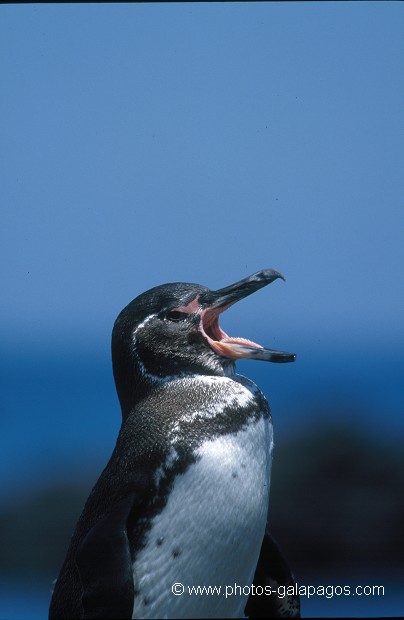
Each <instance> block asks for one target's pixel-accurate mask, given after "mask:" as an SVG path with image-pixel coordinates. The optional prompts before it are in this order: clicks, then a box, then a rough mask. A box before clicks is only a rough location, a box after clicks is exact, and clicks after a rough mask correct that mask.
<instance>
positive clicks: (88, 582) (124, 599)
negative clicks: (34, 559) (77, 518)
mask: <svg viewBox="0 0 404 620" xmlns="http://www.w3.org/2000/svg"><path fill="white" fill-rule="evenodd" d="M134 495H135V494H131V495H130V496H128V497H125V499H123V500H122V501H120V502H119V503H118V504H116V505H115V507H114V508H113V509H112V510H111V511H109V512H108V513H106V514H105V515H104V516H103V517H101V518H100V519H99V520H98V521H97V523H96V524H95V525H94V526H93V527H92V528H91V529H90V531H89V532H88V533H87V535H86V536H85V538H84V539H83V541H82V542H81V543H80V546H79V548H78V550H77V554H76V566H77V569H78V572H79V575H80V581H81V586H82V599H81V604H82V608H83V616H81V617H82V618H83V620H89V619H91V620H101V619H107V618H132V611H133V603H134V586H133V573H132V559H131V554H130V548H129V539H128V533H127V520H128V517H129V513H130V511H131V510H132V508H133V505H134V501H135V497H134Z"/></svg>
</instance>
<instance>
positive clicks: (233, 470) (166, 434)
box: [49, 269, 299, 620]
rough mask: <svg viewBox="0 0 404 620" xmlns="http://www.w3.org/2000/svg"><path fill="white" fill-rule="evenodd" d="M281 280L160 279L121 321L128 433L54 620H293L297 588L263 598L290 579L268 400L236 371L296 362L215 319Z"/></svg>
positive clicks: (115, 355) (71, 556)
mask: <svg viewBox="0 0 404 620" xmlns="http://www.w3.org/2000/svg"><path fill="white" fill-rule="evenodd" d="M278 278H282V279H284V278H283V276H282V275H281V274H280V273H278V272H277V271H274V270H272V269H265V270H262V271H259V272H257V273H255V274H253V275H251V276H249V277H247V278H245V279H243V280H241V281H239V282H237V283H235V284H232V285H230V286H227V287H225V288H222V289H220V290H216V291H213V290H210V289H208V288H206V287H205V286H201V285H198V284H186V283H172V284H164V285H161V286H157V287H155V288H152V289H151V290H149V291H147V292H145V293H143V294H141V295H139V296H138V297H137V298H136V299H134V300H133V301H132V302H131V303H129V305H128V306H126V308H124V309H123V310H122V312H121V313H120V314H119V316H118V318H117V319H116V321H115V325H114V328H113V333H112V360H113V373H114V378H115V383H116V389H117V393H118V397H119V401H120V405H121V408H122V426H121V429H120V432H119V436H118V439H117V443H116V447H115V449H114V451H113V454H112V456H111V459H110V461H109V462H108V464H107V466H106V467H105V469H104V471H103V472H102V474H101V476H100V478H99V479H98V482H97V483H96V485H95V487H94V488H93V490H92V492H91V494H90V496H89V498H88V500H87V502H86V504H85V507H84V510H83V512H82V514H81V517H80V519H79V521H78V524H77V526H76V529H75V532H74V534H73V536H72V539H71V543H70V547H69V549H68V552H67V556H66V559H65V562H64V564H63V566H62V569H61V572H60V575H59V577H58V579H57V581H56V584H55V588H54V592H53V596H52V601H51V605H50V612H49V618H50V620H63V619H69V620H70V619H71V618H76V619H77V618H80V619H99V618H242V617H245V614H246V615H247V616H249V617H252V618H255V617H257V618H258V617H299V599H298V596H297V594H296V593H295V591H294V592H293V594H289V595H286V596H283V597H282V596H281V597H278V596H277V595H276V593H275V594H271V595H268V592H270V591H271V588H272V591H273V590H274V589H276V588H277V587H278V585H282V586H283V588H285V587H289V588H288V589H289V591H290V586H293V585H294V578H293V575H292V573H291V572H290V570H289V568H288V566H287V564H286V561H285V560H284V558H283V556H282V553H281V552H280V550H279V548H278V546H277V544H276V543H275V541H274V540H273V539H272V537H271V535H270V534H269V532H268V529H267V514H268V501H269V485H270V472H271V458H272V448H273V435H272V422H271V414H270V409H269V405H268V403H267V401H266V399H265V397H264V395H263V394H262V392H261V391H260V390H259V388H258V387H257V386H256V385H255V384H254V383H253V382H252V381H250V380H249V379H247V378H245V377H243V376H241V375H238V374H236V372H235V360H237V359H239V358H251V359H256V360H264V361H269V362H292V361H294V360H295V357H296V356H295V355H294V354H292V353H285V352H280V351H275V350H272V349H268V348H264V347H262V346H261V345H259V344H256V343H254V342H252V341H250V340H247V339H245V338H233V337H230V336H228V335H227V334H226V333H225V332H224V331H223V329H222V328H221V327H220V325H219V321H218V318H219V315H220V314H221V313H222V312H223V311H224V310H226V309H227V308H229V306H231V305H233V304H234V303H235V302H237V301H238V300H240V299H243V298H244V297H246V296H247V295H250V294H251V293H253V292H255V291H257V290H258V289H260V288H262V287H264V286H266V285H267V284H269V283H271V282H273V281H274V280H276V279H278ZM253 586H254V587H255V593H254V590H253ZM198 587H199V588H204V587H205V588H206V589H205V590H203V589H202V590H201V589H199V590H198V589H197V588H198ZM209 587H210V588H211V589H210V590H209V589H208V588H209ZM215 587H216V589H213V590H212V588H215ZM193 588H194V589H193ZM195 588H196V589H195ZM231 588H232V590H231ZM268 588H269V590H268ZM292 589H293V588H292ZM293 590H294V589H293Z"/></svg>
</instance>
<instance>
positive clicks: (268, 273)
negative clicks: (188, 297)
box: [199, 269, 296, 362]
mask: <svg viewBox="0 0 404 620" xmlns="http://www.w3.org/2000/svg"><path fill="white" fill-rule="evenodd" d="M278 278H281V279H282V280H284V279H285V278H284V277H283V275H282V274H281V273H279V272H278V271H275V270H274V269H263V270H262V271H257V273H254V274H253V275H251V276H248V277H247V278H244V280H240V281H239V282H236V283H235V284H230V286H226V287H225V288H221V289H219V290H218V291H206V292H205V293H202V295H200V297H199V303H200V305H201V308H202V311H201V314H202V321H201V324H200V330H201V332H202V334H203V336H204V337H205V338H206V339H207V341H208V343H209V345H210V346H211V348H212V349H213V350H214V351H215V353H217V354H218V355H221V356H222V357H227V358H231V359H240V358H247V359H254V360H263V361H265V362H294V361H295V359H296V355H295V354H294V353H286V352H284V351H275V350H274V349H267V348H265V347H262V346H261V345H259V344H257V343H255V342H252V341H251V340H247V339H246V338H232V337H230V336H228V335H227V334H226V333H225V332H224V331H223V330H222V328H221V327H220V325H219V315H220V314H221V313H222V312H224V310H226V309H227V308H229V307H230V306H232V305H233V304H234V303H236V302H237V301H239V300H240V299H244V297H247V296H248V295H251V293H255V291H258V290H259V289H260V288H262V287H264V286H266V285H267V284H270V283H271V282H273V281H274V280H277V279H278Z"/></svg>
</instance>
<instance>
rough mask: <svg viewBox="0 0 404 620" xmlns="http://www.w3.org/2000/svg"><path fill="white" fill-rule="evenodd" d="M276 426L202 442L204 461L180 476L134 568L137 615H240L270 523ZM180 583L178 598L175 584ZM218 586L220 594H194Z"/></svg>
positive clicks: (262, 422) (262, 423)
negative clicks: (231, 592)
mask: <svg viewBox="0 0 404 620" xmlns="http://www.w3.org/2000/svg"><path fill="white" fill-rule="evenodd" d="M272 445H273V443H272V425H271V422H270V420H268V419H264V418H261V419H259V420H258V421H254V422H251V423H250V424H249V425H248V426H246V427H245V428H244V429H242V430H241V431H239V432H238V433H237V434H232V435H226V436H222V437H219V438H217V439H214V440H212V441H207V442H205V443H203V444H202V445H201V446H200V448H199V450H198V456H199V457H200V458H199V460H198V461H197V462H196V463H194V464H192V465H191V466H190V467H189V468H188V469H187V471H186V472H185V473H184V474H182V475H179V476H177V477H176V478H175V481H174V486H173V489H172V491H171V493H170V495H169V497H168V501H167V504H166V506H165V508H164V510H163V511H162V512H161V513H160V514H158V515H157V516H156V517H154V519H153V522H152V527H151V529H150V531H149V534H148V540H147V544H146V546H145V547H144V548H143V549H142V551H141V552H140V553H139V554H138V555H137V558H136V560H135V563H134V566H133V573H134V584H135V590H136V591H137V594H136V596H135V604H134V609H133V618H198V617H201V618H203V617H212V618H215V617H217V618H218V617H242V616H243V611H244V606H245V604H246V600H247V596H245V595H243V594H241V593H240V591H239V594H238V595H237V596H229V597H227V598H226V596H225V589H226V585H227V586H234V585H235V584H237V585H239V586H241V588H242V587H243V586H251V583H252V579H253V576H254V571H255V568H256V564H257V560H258V556H259V552H260V548H261V542H262V539H263V536H264V531H265V525H266V520H267V511H268V500H269V483H270V470H271V452H272ZM175 583H181V584H182V585H183V586H184V590H185V591H184V593H183V594H182V595H179V596H176V595H175V594H173V592H172V586H173V584H175ZM192 586H218V587H219V586H220V587H221V593H220V594H199V595H198V594H192V593H189V590H188V588H190V587H192Z"/></svg>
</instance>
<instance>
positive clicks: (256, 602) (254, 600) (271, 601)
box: [245, 532, 300, 618]
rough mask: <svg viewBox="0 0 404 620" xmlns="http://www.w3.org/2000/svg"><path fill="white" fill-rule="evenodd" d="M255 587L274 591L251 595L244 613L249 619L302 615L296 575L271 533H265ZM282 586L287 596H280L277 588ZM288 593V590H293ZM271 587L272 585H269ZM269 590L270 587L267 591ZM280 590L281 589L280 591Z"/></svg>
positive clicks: (255, 576) (297, 616)
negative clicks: (266, 587)
mask: <svg viewBox="0 0 404 620" xmlns="http://www.w3.org/2000/svg"><path fill="white" fill-rule="evenodd" d="M254 586H255V587H256V586H261V587H262V588H264V590H263V592H265V586H269V587H270V589H271V592H272V594H270V595H268V594H262V596H259V595H258V594H255V595H253V594H250V596H249V597H248V601H247V605H246V608H245V614H246V616H248V617H249V618H300V600H299V594H298V593H297V591H296V582H295V578H294V576H293V574H292V571H291V570H290V568H289V566H288V564H287V562H286V560H285V558H284V556H283V554H282V552H281V550H280V548H279V546H278V544H277V543H276V542H275V540H274V539H273V537H272V536H271V535H270V534H269V532H266V533H265V536H264V539H263V541H262V545H261V552H260V556H259V559H258V564H257V568H256V570H255V575H254ZM279 586H282V590H281V591H280V592H281V593H282V594H283V590H285V595H284V596H283V597H280V596H279V595H278V594H277V593H276V592H275V590H277V589H278V587H279ZM291 586H294V587H293V593H292V594H288V593H287V592H288V591H289V592H291V591H292V587H291ZM268 589H269V588H268ZM267 591H268V590H267ZM277 591H278V592H279V590H277Z"/></svg>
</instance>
